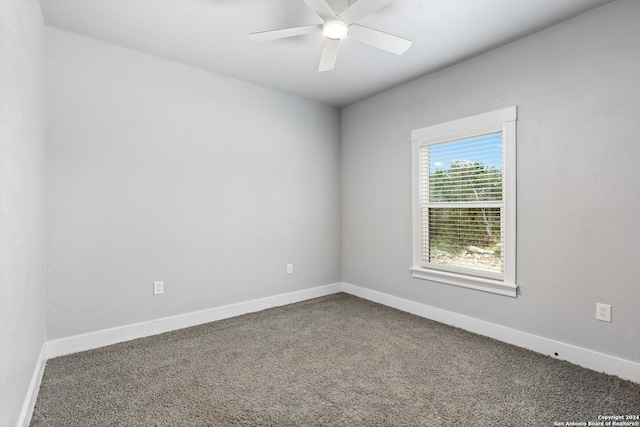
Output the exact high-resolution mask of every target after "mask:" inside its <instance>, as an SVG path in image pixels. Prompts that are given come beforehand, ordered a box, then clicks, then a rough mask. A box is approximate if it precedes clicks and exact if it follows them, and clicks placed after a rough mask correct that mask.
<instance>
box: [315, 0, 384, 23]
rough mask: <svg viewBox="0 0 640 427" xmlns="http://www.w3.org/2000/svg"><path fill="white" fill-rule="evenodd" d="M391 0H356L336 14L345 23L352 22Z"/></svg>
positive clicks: (380, 7)
mask: <svg viewBox="0 0 640 427" xmlns="http://www.w3.org/2000/svg"><path fill="white" fill-rule="evenodd" d="M305 1H306V0H305ZM392 1H393V0H358V1H357V2H355V3H354V4H352V5H351V6H349V8H348V9H347V10H345V11H344V12H342V13H341V14H340V15H338V16H339V17H340V18H341V19H342V20H344V22H346V23H347V25H349V24H353V23H354V22H356V21H357V20H358V19H361V18H364V17H365V16H367V15H370V14H372V13H373V12H375V11H376V10H378V9H382V8H383V7H385V6H386V5H388V4H389V3H391V2H392Z"/></svg>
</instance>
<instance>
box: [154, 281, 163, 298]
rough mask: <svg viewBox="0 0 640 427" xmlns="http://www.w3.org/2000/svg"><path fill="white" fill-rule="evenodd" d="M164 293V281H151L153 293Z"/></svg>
mask: <svg viewBox="0 0 640 427" xmlns="http://www.w3.org/2000/svg"><path fill="white" fill-rule="evenodd" d="M163 293H164V282H162V281H158V282H153V294H154V295H160V294H163Z"/></svg>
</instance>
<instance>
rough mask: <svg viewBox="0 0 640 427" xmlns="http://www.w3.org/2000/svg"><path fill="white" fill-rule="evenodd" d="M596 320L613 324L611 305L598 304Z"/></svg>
mask: <svg viewBox="0 0 640 427" xmlns="http://www.w3.org/2000/svg"><path fill="white" fill-rule="evenodd" d="M596 319H598V320H601V321H603V322H611V305H610V304H602V303H600V302H599V303H596Z"/></svg>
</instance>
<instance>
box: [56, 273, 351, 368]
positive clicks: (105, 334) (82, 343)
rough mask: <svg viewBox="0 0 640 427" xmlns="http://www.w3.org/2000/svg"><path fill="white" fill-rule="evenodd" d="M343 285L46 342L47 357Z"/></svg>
mask: <svg viewBox="0 0 640 427" xmlns="http://www.w3.org/2000/svg"><path fill="white" fill-rule="evenodd" d="M341 288H342V284H341V283H334V284H331V285H325V286H318V287H316V288H311V289H305V290H302V291H296V292H290V293H286V294H280V295H275V296H271V297H266V298H260V299H255V300H251V301H245V302H240V303H237V304H231V305H225V306H221V307H215V308H211V309H207V310H202V311H196V312H193V313H187V314H181V315H178V316H172V317H165V318H162V319H156V320H151V321H148V322H142V323H135V324H132V325H126V326H121V327H117V328H112V329H104V330H101V331H96V332H90V333H87V334H82V335H75V336H71V337H67V338H60V339H57V340H53V341H49V342H47V355H48V357H49V358H53V357H57V356H63V355H65V354H71V353H77V352H79V351H85V350H92V349H94V348H99V347H104V346H107V345H111V344H117V343H119V342H124V341H130V340H134V339H137V338H144V337H148V336H151V335H157V334H162V333H164V332H170V331H175V330H177V329H182V328H188V327H190V326H196V325H201V324H203V323H208V322H213V321H216V320H222V319H227V318H230V317H235V316H240V315H242V314H247V313H253V312H256V311H261V310H265V309H268V308H273V307H279V306H283V305H287V304H292V303H296V302H300V301H305V300H308V299H312V298H317V297H321V296H325V295H331V294H335V293H338V292H340V291H341Z"/></svg>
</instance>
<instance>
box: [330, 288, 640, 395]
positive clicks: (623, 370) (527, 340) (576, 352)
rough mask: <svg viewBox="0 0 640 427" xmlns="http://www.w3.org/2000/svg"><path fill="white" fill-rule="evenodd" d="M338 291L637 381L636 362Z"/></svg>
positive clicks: (399, 301) (400, 301)
mask: <svg viewBox="0 0 640 427" xmlns="http://www.w3.org/2000/svg"><path fill="white" fill-rule="evenodd" d="M342 292H345V293H348V294H351V295H354V296H357V297H360V298H364V299H366V300H369V301H373V302H377V303H379V304H383V305H386V306H389V307H393V308H396V309H398V310H402V311H406V312H408V313H411V314H415V315H417V316H420V317H425V318H427V319H431V320H435V321H437V322H440V323H444V324H447V325H451V326H455V327H458V328H462V329H465V330H467V331H470V332H474V333H476V334H479V335H484V336H487V337H490V338H494V339H497V340H499V341H503V342H506V343H508V344H513V345H515V346H518V347H523V348H526V349H528V350H532V351H535V352H537V353H542V354H546V355H549V356H551V357H554V358H556V359H561V360H566V361H567V362H571V363H574V364H576V365H579V366H582V367H584V368H588V369H591V370H594V371H598V372H604V373H607V374H610V375H617V376H618V377H620V378H623V379H626V380H630V381H634V382H636V383H640V363H636V362H632V361H630V360H625V359H620V358H618V357H615V356H611V355H608V354H603V353H599V352H596V351H593V350H589V349H586V348H582V347H577V346H574V345H571V344H566V343H563V342H560V341H555V340H552V339H549V338H544V337H541V336H538V335H533V334H530V333H527V332H522V331H519V330H516V329H512V328H508V327H506V326H501V325H497V324H495V323H491V322H486V321H484V320H479V319H476V318H473V317H469V316H465V315H462V314H458V313H454V312H451V311H447V310H442V309H440V308H436V307H432V306H429V305H426V304H422V303H418V302H415V301H411V300H407V299H404V298H399V297H396V296H393V295H389V294H385V293H382V292H378V291H373V290H371V289H366V288H363V287H360V286H356V285H352V284H350V283H342ZM556 354H557V356H556Z"/></svg>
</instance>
